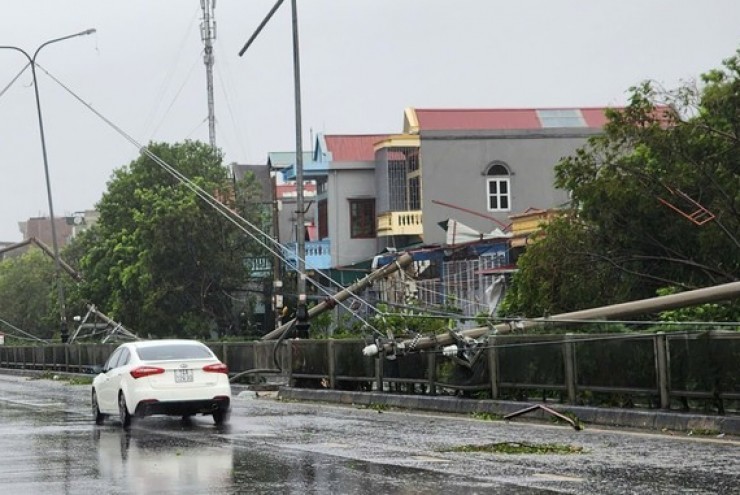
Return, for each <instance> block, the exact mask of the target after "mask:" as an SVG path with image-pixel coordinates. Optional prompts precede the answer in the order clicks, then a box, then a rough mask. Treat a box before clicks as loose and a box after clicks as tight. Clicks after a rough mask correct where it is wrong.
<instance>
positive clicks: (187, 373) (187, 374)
mask: <svg viewBox="0 0 740 495" xmlns="http://www.w3.org/2000/svg"><path fill="white" fill-rule="evenodd" d="M192 381H193V370H175V383H186V382H192Z"/></svg>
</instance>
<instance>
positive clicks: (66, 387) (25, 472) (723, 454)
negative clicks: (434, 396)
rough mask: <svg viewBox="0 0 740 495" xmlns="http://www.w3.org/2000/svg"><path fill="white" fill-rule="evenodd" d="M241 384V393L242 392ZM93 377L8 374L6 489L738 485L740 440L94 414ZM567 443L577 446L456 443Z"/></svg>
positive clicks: (387, 416)
mask: <svg viewBox="0 0 740 495" xmlns="http://www.w3.org/2000/svg"><path fill="white" fill-rule="evenodd" d="M235 395H236V393H235ZM88 402H89V386H84V385H71V384H69V383H66V382H64V381H63V380H57V381H54V380H48V379H43V380H38V379H29V378H28V377H24V376H16V375H8V374H0V452H2V456H3V461H2V464H0V482H2V486H3V492H4V493H13V494H24V493H43V494H49V495H52V494H57V493H58V494H76V493H80V494H84V493H101V494H103V493H111V494H128V493H132V494H133V493H136V494H145V493H173V494H174V493H177V494H184V493H191V494H205V493H213V494H220V493H322V494H323V493H341V494H371V493H372V494H378V493H388V494H395V493H398V494H421V493H455V494H461V493H506V494H510V493H511V494H519V493H535V494H536V493H584V494H585V493H681V492H685V491H691V492H692V493H728V494H729V493H740V488H739V487H740V441H739V440H738V439H736V438H734V439H732V438H721V439H720V438H714V437H703V438H694V437H687V436H685V435H679V434H676V435H667V434H649V433H644V432H622V431H605V430H597V429H595V428H587V429H586V430H585V431H582V432H576V431H574V430H572V429H570V428H568V427H565V426H559V425H537V424H529V423H504V422H498V421H483V420H475V419H473V418H468V417H461V416H443V415H430V414H417V413H408V412H395V411H375V410H372V409H366V408H355V407H348V406H333V405H317V404H301V403H292V402H281V401H276V400H271V399H264V398H261V399H254V398H251V397H250V396H249V394H245V395H243V396H242V397H237V398H235V400H234V404H233V412H232V417H231V422H230V424H229V425H228V426H226V427H223V428H217V427H216V426H214V425H213V422H212V420H211V419H210V418H206V417H198V418H196V419H194V420H193V421H191V422H189V423H182V422H181V421H180V420H179V419H178V418H165V417H154V418H146V419H143V420H140V421H138V422H136V423H135V424H134V426H133V427H132V429H131V431H130V432H124V431H123V430H122V429H121V428H120V425H119V423H118V422H117V421H116V420H114V419H110V420H107V421H106V424H105V425H104V426H102V427H97V426H95V425H94V424H93V421H92V419H91V417H90V413H89V411H88V409H89V408H88ZM503 441H509V442H529V443H535V444H543V443H557V444H563V445H572V446H575V447H582V448H583V452H582V453H578V454H547V455H543V454H526V455H523V454H490V453H471V452H449V451H447V450H446V449H448V448H450V447H457V446H462V445H469V444H485V443H493V442H503Z"/></svg>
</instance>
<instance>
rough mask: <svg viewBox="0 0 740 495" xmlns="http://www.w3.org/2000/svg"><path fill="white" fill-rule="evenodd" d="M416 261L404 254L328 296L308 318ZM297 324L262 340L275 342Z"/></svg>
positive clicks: (289, 324) (274, 332)
mask: <svg viewBox="0 0 740 495" xmlns="http://www.w3.org/2000/svg"><path fill="white" fill-rule="evenodd" d="M413 260H414V259H413V258H412V257H411V255H410V254H408V253H403V254H402V255H401V256H399V257H398V258H397V259H396V260H395V261H394V262H392V263H389V264H387V265H385V266H384V267H383V268H381V269H379V270H376V271H374V272H373V273H371V274H370V275H367V276H366V277H365V278H362V279H360V280H358V281H357V282H355V283H354V284H352V285H350V286H349V287H347V288H346V289H342V290H341V291H339V292H337V293H336V294H334V295H333V296H328V297H327V298H326V299H325V300H324V301H322V302H320V303H319V304H317V305H316V306H314V307H313V308H311V309H309V310H308V318H309V319H311V318H313V317H314V316H316V315H319V314H321V313H323V312H324V311H326V310H329V309H332V308H334V306H336V305H337V303H340V302H342V301H344V300H345V299H349V298H350V297H352V296H354V295H356V294H357V293H358V292H360V291H362V290H363V289H364V288H366V287H367V286H369V285H370V284H372V283H373V282H375V281H376V280H380V279H382V278H386V277H388V276H389V275H391V274H393V273H395V272H397V271H398V270H402V269H404V268H406V267H407V266H409V265H410V264H411V262H412V261H413ZM294 322H295V319H292V320H290V321H289V322H288V323H285V324H283V325H281V326H279V327H278V328H276V329H275V330H273V331H272V332H270V333H268V334H267V335H265V336H264V337H262V340H273V339H276V338H278V337H280V336H281V335H282V334H283V332H285V331H286V330H287V329H288V328H290V327H291V326H292V325H293V323H294Z"/></svg>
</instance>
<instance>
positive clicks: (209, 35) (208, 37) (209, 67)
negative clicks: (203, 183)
mask: <svg viewBox="0 0 740 495" xmlns="http://www.w3.org/2000/svg"><path fill="white" fill-rule="evenodd" d="M200 6H201V9H203V20H202V22H201V23H200V39H201V40H202V41H203V45H204V47H205V48H204V50H203V63H205V64H206V89H207V91H208V139H209V142H210V144H211V148H214V149H215V148H216V115H215V113H214V110H213V62H214V60H213V40H215V39H216V19H215V16H214V14H213V11H214V9H215V8H216V0H200Z"/></svg>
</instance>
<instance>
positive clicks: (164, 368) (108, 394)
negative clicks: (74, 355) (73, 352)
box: [92, 340, 231, 428]
mask: <svg viewBox="0 0 740 495" xmlns="http://www.w3.org/2000/svg"><path fill="white" fill-rule="evenodd" d="M228 372H229V369H228V368H227V366H226V365H225V364H224V363H222V362H221V361H220V360H219V359H218V358H217V357H216V356H215V355H214V354H213V352H212V351H211V350H210V349H209V348H208V347H206V346H205V345H204V344H202V343H200V342H197V341H195V340H151V341H141V342H130V343H126V344H122V345H120V346H119V347H118V348H116V350H115V351H113V354H111V355H110V357H109V358H108V361H106V363H105V365H104V366H103V369H102V371H101V373H100V374H99V375H98V376H96V377H95V379H94V380H93V384H92V412H93V417H94V418H95V422H96V423H97V424H102V423H103V421H104V420H105V418H106V416H112V415H118V417H119V418H120V420H121V424H122V425H123V427H124V428H128V427H129V426H130V425H131V418H132V417H134V416H135V417H144V416H150V415H154V414H167V415H172V416H182V417H183V418H185V417H189V416H193V415H195V414H210V415H212V416H213V420H214V422H215V423H216V424H217V425H220V424H223V423H224V422H226V421H227V420H228V415H229V408H230V404H231V385H230V384H229V376H228Z"/></svg>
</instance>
